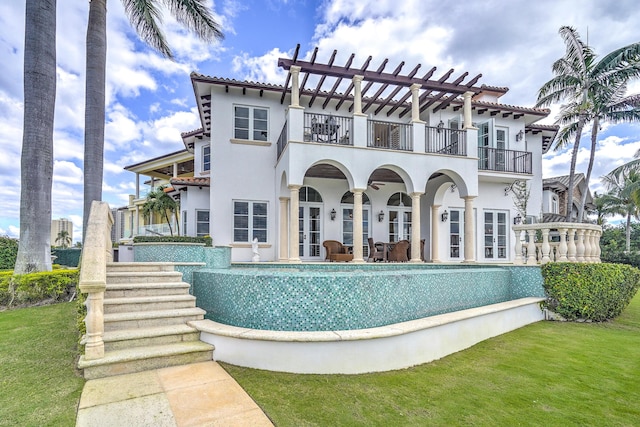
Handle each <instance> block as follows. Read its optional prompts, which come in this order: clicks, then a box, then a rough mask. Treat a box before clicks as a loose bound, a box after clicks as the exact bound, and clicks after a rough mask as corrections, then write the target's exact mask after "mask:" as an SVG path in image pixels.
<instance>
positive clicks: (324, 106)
mask: <svg viewBox="0 0 640 427" xmlns="http://www.w3.org/2000/svg"><path fill="white" fill-rule="evenodd" d="M355 56H356V54H355V53H352V54H351V56H350V57H349V59H348V60H347V63H346V64H345V66H344V67H345V68H346V69H347V70H348V69H349V67H351V63H352V62H353V58H354V57H355ZM341 81H342V77H339V78H337V79H336V81H335V83H334V84H333V87H332V88H331V90H330V91H329V96H327V98H326V99H325V100H324V102H323V103H322V109H323V110H324V109H325V108H327V104H328V103H329V101H330V100H331V98H332V97H333V94H334V93H336V89H338V86H339V85H340V82H341Z"/></svg>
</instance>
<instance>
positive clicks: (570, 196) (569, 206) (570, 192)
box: [565, 115, 584, 222]
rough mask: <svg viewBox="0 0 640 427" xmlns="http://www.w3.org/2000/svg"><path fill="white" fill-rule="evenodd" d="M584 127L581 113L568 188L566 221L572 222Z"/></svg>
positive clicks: (572, 154) (572, 153)
mask: <svg viewBox="0 0 640 427" xmlns="http://www.w3.org/2000/svg"><path fill="white" fill-rule="evenodd" d="M583 127H584V116H583V115H580V118H579V119H578V127H577V128H576V140H575V142H574V143H573V151H572V152H571V168H570V169H569V188H568V190H567V212H566V213H567V214H566V216H565V221H567V222H571V211H572V210H573V209H572V208H573V186H574V184H575V175H576V162H577V160H578V149H579V148H580V137H581V136H582V128H583Z"/></svg>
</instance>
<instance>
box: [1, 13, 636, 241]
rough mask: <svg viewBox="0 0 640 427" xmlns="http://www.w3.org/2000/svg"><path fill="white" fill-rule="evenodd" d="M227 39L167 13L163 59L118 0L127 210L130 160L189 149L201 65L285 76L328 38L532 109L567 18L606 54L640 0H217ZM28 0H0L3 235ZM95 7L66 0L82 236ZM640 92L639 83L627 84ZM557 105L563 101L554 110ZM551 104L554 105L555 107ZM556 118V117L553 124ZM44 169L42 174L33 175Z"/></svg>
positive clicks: (607, 136) (60, 141) (14, 176)
mask: <svg viewBox="0 0 640 427" xmlns="http://www.w3.org/2000/svg"><path fill="white" fill-rule="evenodd" d="M210 4H211V5H212V7H213V8H214V11H215V13H216V15H217V17H218V20H219V22H220V23H221V24H222V30H223V32H224V34H225V36H226V38H225V40H224V41H222V42H221V43H216V44H214V45H204V44H202V43H200V42H198V41H197V40H196V39H195V38H194V37H193V36H191V35H189V34H188V33H186V32H184V31H183V30H182V29H181V28H180V27H179V26H178V25H177V24H176V23H175V22H174V21H172V20H171V19H170V18H169V17H168V15H165V27H164V28H165V30H166V32H167V36H168V40H169V43H170V45H171V46H172V48H173V49H174V53H175V55H176V61H174V62H171V61H169V60H166V59H163V58H161V57H160V56H159V55H158V54H156V53H155V52H153V51H152V50H150V49H149V48H147V47H146V46H145V45H144V44H143V43H142V42H140V41H139V40H138V38H137V36H136V35H135V32H134V31H133V30H132V29H131V27H130V26H129V24H128V21H127V19H126V17H125V15H124V12H123V9H122V5H121V3H120V2H119V1H117V0H110V1H109V4H108V35H107V38H108V55H107V56H108V57H107V62H108V65H107V67H108V69H107V125H106V136H105V139H106V142H105V176H104V185H103V198H104V200H106V201H107V202H109V204H110V205H111V206H114V207H117V206H123V205H126V202H127V198H128V194H133V192H134V180H135V177H134V175H133V174H131V173H129V172H126V171H124V170H123V167H124V166H126V165H130V164H133V163H137V162H139V161H142V160H145V159H148V158H151V157H156V156H159V155H162V154H166V153H169V152H173V151H177V150H180V149H182V148H183V145H182V142H181V139H180V132H184V131H188V130H192V129H195V128H198V127H199V126H200V124H199V123H198V119H197V115H196V114H195V100H194V98H193V91H192V87H191V83H190V80H189V73H190V72H191V71H198V72H200V73H203V74H207V75H212V76H218V77H228V78H235V79H242V80H244V79H248V80H259V81H266V82H270V83H276V84H283V83H284V78H283V75H284V74H283V73H282V71H281V70H280V69H278V68H277V66H276V61H277V58H278V57H282V56H291V55H292V53H293V50H294V48H295V46H296V44H297V43H300V44H301V50H300V55H299V56H300V57H301V58H304V57H308V56H309V55H310V53H311V51H312V50H313V48H314V47H315V46H318V47H319V58H318V59H319V60H323V61H326V60H327V59H328V57H329V56H330V55H331V53H332V51H333V50H334V49H337V51H338V55H337V57H336V63H339V64H344V63H345V62H346V59H347V58H348V56H349V55H350V54H351V53H352V52H353V53H355V54H356V59H355V61H354V64H361V63H362V62H363V61H364V59H365V58H366V57H367V56H369V55H372V56H373V61H372V64H371V66H370V68H372V67H377V65H378V64H379V63H380V62H382V61H383V60H384V59H385V58H389V64H390V66H391V67H395V66H396V65H397V64H398V63H400V62H401V61H405V62H406V65H405V70H406V71H407V72H408V70H410V69H411V68H413V67H414V66H415V65H416V64H418V63H420V64H422V69H429V68H431V67H432V66H436V67H438V71H437V72H436V74H437V73H438V72H439V73H440V74H442V73H444V72H445V71H446V70H448V69H449V68H455V70H456V71H457V72H458V73H460V72H463V71H468V72H469V74H471V75H475V74H477V73H482V74H483V77H482V79H481V80H480V82H479V83H480V84H481V83H484V84H488V85H494V86H507V87H509V88H510V91H509V92H508V93H507V94H506V95H505V96H503V97H502V99H501V101H502V102H504V103H508V104H515V105H522V106H532V105H533V104H534V103H535V99H536V92H537V90H538V88H539V87H540V85H542V84H543V83H544V82H545V81H546V80H548V79H549V78H550V77H551V64H552V63H553V61H554V60H555V59H557V58H559V57H560V56H562V54H563V52H564V44H563V43H562V40H561V38H560V36H559V35H558V33H557V32H558V29H559V28H560V26H561V25H571V26H574V27H576V28H577V29H578V31H579V32H580V34H581V35H582V38H583V39H584V40H587V38H588V41H589V44H590V45H591V46H593V48H594V49H595V51H596V52H597V53H599V54H601V55H603V54H605V53H608V52H609V51H611V50H612V49H615V48H617V47H620V46H624V45H627V44H629V43H633V42H636V41H638V40H640V31H639V30H638V29H637V23H638V22H640V8H638V7H637V2H636V1H635V0H617V1H615V2H614V1H600V0H563V1H557V0H537V1H535V2H533V1H528V0H510V1H506V0H482V1H471V0H460V1H457V2H450V1H447V2H445V1H441V0H406V1H402V0H358V1H349V0H316V1H310V0H301V1H296V0H264V1H259V0H248V1H246V0H245V1H238V0H220V1H216V2H215V4H213V3H210ZM24 8H25V2H24V1H18V0H12V1H4V2H1V3H0V64H2V65H1V67H2V72H1V73H0V149H1V150H2V151H1V152H2V155H1V156H0V179H1V183H2V191H1V192H0V235H9V236H12V237H18V235H19V225H20V221H19V206H20V203H19V197H20V150H21V143H22V125H23V117H22V102H23V98H22V97H23V94H22V63H23V45H24ZM88 8H89V2H87V1H84V2H82V1H58V27H57V60H58V67H57V74H58V92H57V99H56V122H55V135H54V159H55V160H54V161H55V163H54V181H53V206H52V210H53V212H52V213H53V218H60V217H66V218H70V219H71V220H72V221H73V222H74V237H75V238H76V239H75V240H77V237H78V236H80V235H81V228H80V227H81V223H82V220H81V218H82V166H83V165H82V159H83V151H82V150H83V148H82V144H83V126H84V67H85V63H84V61H85V59H84V58H85V56H84V55H85V48H84V42H85V33H86V23H87V15H88ZM630 91H631V92H633V93H638V92H640V85H639V84H637V83H634V84H633V85H632V86H631V87H630ZM552 111H553V112H554V113H555V112H556V111H557V108H553V109H552ZM554 113H553V114H554ZM553 114H552V116H551V117H550V118H549V119H548V120H547V121H546V122H547V123H552V122H553ZM639 130H640V126H639V125H628V124H623V125H616V126H608V125H605V126H604V127H603V129H602V131H601V132H600V133H599V141H600V145H599V150H598V154H597V158H596V166H595V170H594V173H593V178H592V189H593V190H598V189H599V180H598V177H599V176H600V175H602V174H604V173H606V172H608V171H609V170H611V169H612V168H613V167H615V166H617V165H619V164H621V163H623V162H625V161H628V160H630V159H631V158H632V156H633V154H634V153H635V152H636V151H637V150H638V149H640V132H639ZM588 140H589V135H588V134H585V136H584V137H583V146H582V148H581V151H580V154H579V157H578V171H579V172H580V171H585V170H586V166H587V161H588V151H587V144H588ZM569 161H570V153H569V152H568V151H567V150H564V151H557V152H552V153H549V154H547V155H545V157H544V160H543V168H544V174H545V176H555V175H563V174H567V173H568V165H569ZM33 173H37V171H34V172H33Z"/></svg>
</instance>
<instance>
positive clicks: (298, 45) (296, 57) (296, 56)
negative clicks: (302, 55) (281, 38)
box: [280, 43, 300, 104]
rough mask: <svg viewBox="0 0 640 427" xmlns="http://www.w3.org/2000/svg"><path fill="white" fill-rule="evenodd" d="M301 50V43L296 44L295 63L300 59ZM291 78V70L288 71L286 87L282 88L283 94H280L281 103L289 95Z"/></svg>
mask: <svg viewBox="0 0 640 427" xmlns="http://www.w3.org/2000/svg"><path fill="white" fill-rule="evenodd" d="M299 51H300V43H298V44H297V45H296V50H295V52H294V53H293V63H294V64H295V63H296V60H297V59H298V52H299ZM290 79H291V72H288V73H287V79H286V80H285V82H284V87H283V88H282V96H280V104H282V103H283V102H284V97H285V96H286V95H287V89H288V88H289V80H290Z"/></svg>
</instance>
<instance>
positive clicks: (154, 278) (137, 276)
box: [107, 271, 182, 285]
mask: <svg viewBox="0 0 640 427" xmlns="http://www.w3.org/2000/svg"><path fill="white" fill-rule="evenodd" d="M181 281H182V273H180V272H179V271H139V272H130V271H117V272H109V271H107V284H114V285H115V284H122V283H153V282H164V283H167V282H181Z"/></svg>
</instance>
